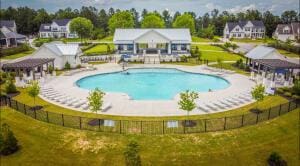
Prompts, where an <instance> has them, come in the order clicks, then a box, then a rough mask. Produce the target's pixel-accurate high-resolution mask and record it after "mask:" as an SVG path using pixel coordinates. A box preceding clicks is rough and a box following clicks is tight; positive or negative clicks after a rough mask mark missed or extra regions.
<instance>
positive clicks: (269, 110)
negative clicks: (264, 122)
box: [268, 108, 271, 120]
mask: <svg viewBox="0 0 300 166" xmlns="http://www.w3.org/2000/svg"><path fill="white" fill-rule="evenodd" d="M270 116H271V108H269V115H268V120H269V119H270Z"/></svg>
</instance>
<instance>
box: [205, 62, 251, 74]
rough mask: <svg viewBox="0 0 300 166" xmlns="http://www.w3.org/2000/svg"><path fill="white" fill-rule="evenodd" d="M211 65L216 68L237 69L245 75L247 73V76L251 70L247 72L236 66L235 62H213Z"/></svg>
mask: <svg viewBox="0 0 300 166" xmlns="http://www.w3.org/2000/svg"><path fill="white" fill-rule="evenodd" d="M209 66H211V67H216V68H219V69H226V70H231V71H235V72H236V73H239V74H243V75H246V76H249V75H250V72H247V71H245V70H242V69H239V68H237V67H235V66H234V63H222V65H219V64H213V65H209Z"/></svg>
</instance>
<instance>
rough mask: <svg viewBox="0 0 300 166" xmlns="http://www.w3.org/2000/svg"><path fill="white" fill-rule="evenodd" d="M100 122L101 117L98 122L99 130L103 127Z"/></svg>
mask: <svg viewBox="0 0 300 166" xmlns="http://www.w3.org/2000/svg"><path fill="white" fill-rule="evenodd" d="M100 122H101V120H100V119H98V123H99V125H98V127H99V131H100V129H101V126H100Z"/></svg>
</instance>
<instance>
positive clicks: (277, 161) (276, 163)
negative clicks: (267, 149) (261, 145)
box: [268, 152, 287, 166]
mask: <svg viewBox="0 0 300 166" xmlns="http://www.w3.org/2000/svg"><path fill="white" fill-rule="evenodd" d="M268 164H269V165H270V166H286V165H287V163H286V161H285V160H283V159H282V158H281V156H280V155H279V154H278V153H276V152H272V153H271V154H270V156H269V158H268Z"/></svg>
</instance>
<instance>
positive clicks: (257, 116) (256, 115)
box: [256, 113, 259, 124]
mask: <svg viewBox="0 0 300 166" xmlns="http://www.w3.org/2000/svg"><path fill="white" fill-rule="evenodd" d="M258 115H259V113H257V114H256V124H257V123H258Z"/></svg>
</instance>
